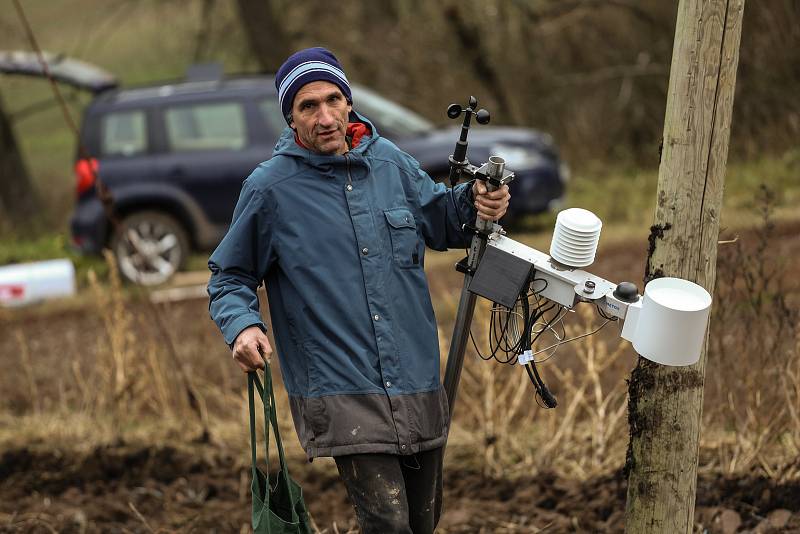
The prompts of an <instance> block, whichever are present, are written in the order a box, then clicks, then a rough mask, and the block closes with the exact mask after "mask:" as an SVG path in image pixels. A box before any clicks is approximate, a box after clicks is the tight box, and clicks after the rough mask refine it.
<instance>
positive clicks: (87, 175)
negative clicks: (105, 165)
mask: <svg viewBox="0 0 800 534" xmlns="http://www.w3.org/2000/svg"><path fill="white" fill-rule="evenodd" d="M98 168H99V166H98V164H97V160H96V159H95V158H86V159H79V160H78V161H76V162H75V180H76V182H75V190H76V191H77V193H78V196H81V195H83V194H84V193H86V192H87V191H88V190H89V189H91V188H92V187H94V183H95V181H96V178H97V171H98Z"/></svg>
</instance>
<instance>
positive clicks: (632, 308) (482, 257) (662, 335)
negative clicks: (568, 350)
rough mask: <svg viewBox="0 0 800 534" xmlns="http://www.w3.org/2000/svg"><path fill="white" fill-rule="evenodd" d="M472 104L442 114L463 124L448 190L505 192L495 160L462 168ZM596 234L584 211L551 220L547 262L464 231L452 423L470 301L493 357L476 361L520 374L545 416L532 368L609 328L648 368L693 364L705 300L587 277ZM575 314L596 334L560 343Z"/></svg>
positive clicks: (668, 284)
mask: <svg viewBox="0 0 800 534" xmlns="http://www.w3.org/2000/svg"><path fill="white" fill-rule="evenodd" d="M477 104H478V102H477V99H476V98H475V97H470V99H469V103H468V105H467V107H466V108H464V107H462V106H460V105H459V104H451V105H450V106H449V107H448V109H447V115H448V117H450V118H451V119H458V118H460V117H461V116H462V115H463V123H462V128H461V134H460V137H459V139H458V141H457V142H456V146H455V149H454V151H453V154H452V155H451V156H450V158H449V161H450V183H451V186H452V185H455V184H456V183H458V182H459V181H460V180H462V179H476V180H482V181H484V182H485V183H486V186H487V188H488V189H489V190H494V189H496V188H499V187H502V186H503V185H505V184H508V183H510V182H511V181H512V180H513V179H514V173H513V172H511V171H510V170H508V169H506V168H505V160H504V159H503V158H500V157H497V156H491V157H490V158H489V161H488V162H486V163H484V164H483V165H481V166H474V165H472V164H471V163H470V162H469V160H468V159H467V148H468V140H467V137H468V135H469V129H470V123H471V120H472V118H473V117H475V119H476V122H478V123H479V124H487V123H488V122H489V120H490V115H489V112H488V111H486V110H485V109H480V110H478V109H477ZM601 228H602V221H601V220H600V219H599V218H598V217H597V216H596V215H594V214H593V213H592V212H590V211H588V210H585V209H581V208H569V209H566V210H563V211H561V212H560V213H559V214H558V216H557V218H556V224H555V229H554V231H553V236H552V240H551V243H550V250H549V254H546V253H544V252H541V251H539V250H536V249H534V248H532V247H530V246H528V245H525V244H524V243H521V242H519V241H515V240H513V239H511V238H510V237H508V236H507V235H506V232H505V230H504V229H503V227H502V226H501V225H500V224H498V223H496V222H492V221H485V220H483V219H480V218H477V220H476V221H475V224H474V225H469V224H465V225H464V230H466V231H469V232H471V233H472V234H473V238H472V242H471V246H470V248H469V250H468V252H467V256H466V257H465V258H464V259H462V260H461V261H460V262H458V263H457V264H456V269H457V270H458V271H459V272H462V273H463V274H464V285H463V288H462V291H461V298H460V300H459V305H458V311H457V314H456V320H455V326H454V328H453V335H452V339H451V343H450V350H449V353H448V356H447V366H446V369H445V378H444V387H445V390H446V392H447V397H448V402H449V405H450V413H451V414H452V411H453V407H454V404H455V400H456V396H457V392H458V384H459V380H460V376H461V369H462V366H463V362H464V354H465V351H466V347H467V343H468V341H469V338H470V337H471V333H470V325H471V323H472V318H473V315H474V311H475V304H476V301H477V298H478V297H482V298H485V299H487V300H489V301H491V302H492V307H491V312H490V313H491V318H490V326H489V337H490V340H489V341H490V343H489V345H490V348H491V353H490V354H488V355H481V357H482V358H483V359H487V360H488V359H492V358H493V359H495V360H497V361H499V362H500V363H507V364H514V365H520V366H522V367H523V368H524V369H525V371H526V372H527V374H528V376H529V377H530V380H531V382H532V384H533V386H534V389H535V390H536V397H537V401H538V402H539V404H540V405H541V406H543V407H545V408H555V407H556V406H557V404H558V402H557V399H556V398H555V396H554V395H553V394H552V393H551V392H550V390H549V389H548V388H547V386H546V385H545V383H544V380H542V378H541V375H540V374H539V370H538V369H537V364H540V363H543V362H544V361H546V360H548V359H550V358H551V357H552V356H553V355H554V354H555V352H556V351H557V350H558V348H559V347H560V346H561V345H563V344H565V343H568V342H571V341H575V340H577V339H581V338H583V337H586V336H589V335H592V334H595V333H596V332H598V331H599V330H601V329H602V328H603V327H604V326H606V325H607V324H608V323H610V322H615V321H622V328H621V329H620V336H621V337H622V338H623V339H626V340H628V341H630V342H631V343H632V344H633V347H634V349H635V350H636V352H638V353H639V354H640V355H641V356H643V357H644V358H647V359H648V360H651V361H653V362H656V363H658V364H661V365H671V366H685V365H692V364H694V363H695V362H697V360H698V359H699V357H700V353H701V349H702V346H703V342H704V339H705V332H706V326H707V324H708V315H709V312H710V309H711V295H710V294H709V293H708V292H707V291H706V290H705V289H704V288H702V287H701V286H699V285H697V284H695V283H693V282H690V281H688V280H683V279H680V278H656V279H654V280H652V281H650V282H649V283H648V284H647V285H646V286H645V288H644V294H643V295H641V294H639V290H638V288H637V287H636V285H635V284H633V283H631V282H620V283H618V284H617V283H614V282H611V281H608V280H605V279H603V278H601V277H599V276H596V275H593V274H592V273H590V272H588V271H586V270H585V268H587V267H589V266H591V265H592V263H593V262H594V259H595V255H596V253H597V245H598V242H599V240H600V231H601ZM579 304H584V305H593V306H595V308H596V310H597V313H598V314H599V315H600V316H601V317H602V318H603V319H604V322H603V323H601V324H600V326H599V327H598V328H596V329H595V330H592V331H590V332H587V333H585V334H582V335H579V336H575V337H572V338H567V337H566V329H565V328H564V326H563V325H564V321H565V319H566V318H567V316H568V312H569V311H570V310H573V309H574V308H575V307H576V306H578V305H579ZM546 333H549V334H550V336H547V338H549V339H552V340H554V341H555V342H552V343H549V344H546V346H544V347H542V346H540V345H541V344H542V343H541V342H540V341H543V339H545V338H543V337H542V336H543V335H544V334H546Z"/></svg>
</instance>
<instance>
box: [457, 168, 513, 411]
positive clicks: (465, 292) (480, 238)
mask: <svg viewBox="0 0 800 534" xmlns="http://www.w3.org/2000/svg"><path fill="white" fill-rule="evenodd" d="M505 164H506V163H505V160H504V159H503V158H500V157H497V156H492V157H490V158H489V165H488V169H487V176H488V177H489V178H495V179H497V180H500V179H501V178H502V177H503V171H504V170H505ZM486 188H487V189H488V190H489V191H494V190H495V189H497V187H496V186H494V185H492V184H491V183H489V181H487V182H486ZM475 227H476V228H477V230H478V233H477V234H476V235H475V237H473V238H472V244H471V246H470V249H469V254H468V255H467V272H466V273H465V274H464V286H463V288H462V289H461V299H460V300H459V302H458V312H457V313H456V322H455V325H454V326H453V337H452V340H451V342H450V350H449V352H448V353H447V367H446V368H445V372H444V390H445V392H446V393H447V404H448V406H449V408H450V418H451V419H452V417H453V406H454V405H455V403H456V395H457V393H458V383H459V381H460V380H461V368H462V367H463V365H464V352H465V351H466V349H467V340H468V339H469V328H470V325H471V324H472V315H473V313H474V312H475V300H476V299H477V295H475V294H474V293H472V292H470V291H469V285H470V282H472V275H473V273H474V272H475V269H477V267H478V263H480V260H481V256H483V252H484V251H485V250H486V237H485V234H488V233H489V232H490V231H491V230H492V228H493V227H494V223H493V222H492V221H485V220H483V219H481V218H480V217H478V218H477V220H476V223H475ZM481 234H484V235H481Z"/></svg>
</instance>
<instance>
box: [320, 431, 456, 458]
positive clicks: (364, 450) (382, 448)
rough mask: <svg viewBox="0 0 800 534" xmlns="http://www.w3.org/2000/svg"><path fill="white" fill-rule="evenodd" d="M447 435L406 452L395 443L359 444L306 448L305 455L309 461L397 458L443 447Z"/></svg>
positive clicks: (411, 447) (418, 444)
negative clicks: (365, 456) (349, 457)
mask: <svg viewBox="0 0 800 534" xmlns="http://www.w3.org/2000/svg"><path fill="white" fill-rule="evenodd" d="M446 441H447V433H446V432H445V434H444V435H442V436H439V437H438V438H435V439H431V440H428V441H422V442H420V443H414V444H412V445H411V446H410V447H406V449H407V450H401V449H400V445H398V444H396V443H360V444H358V445H339V446H335V447H308V449H307V450H306V455H307V456H308V459H309V460H313V459H314V458H324V457H328V456H346V455H348V454H396V455H399V456H403V455H410V454H416V453H418V452H425V451H429V450H431V449H438V448H439V447H442V446H444V444H445V442H446Z"/></svg>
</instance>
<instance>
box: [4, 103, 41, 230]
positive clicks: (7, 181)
mask: <svg viewBox="0 0 800 534" xmlns="http://www.w3.org/2000/svg"><path fill="white" fill-rule="evenodd" d="M38 207H39V196H38V195H37V194H36V190H35V189H34V187H33V183H32V182H31V179H30V175H29V174H28V171H27V169H26V168H25V164H24V162H23V159H22V154H21V153H20V150H19V145H18V144H17V140H16V138H15V137H14V130H13V128H12V125H11V120H10V119H9V117H8V115H7V114H6V111H5V108H4V107H3V100H2V98H0V229H1V228H3V227H4V226H6V225H11V224H15V225H18V224H21V223H24V222H27V221H29V220H30V217H31V216H32V215H33V214H34V213H35V212H36V210H37V208H38Z"/></svg>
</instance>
